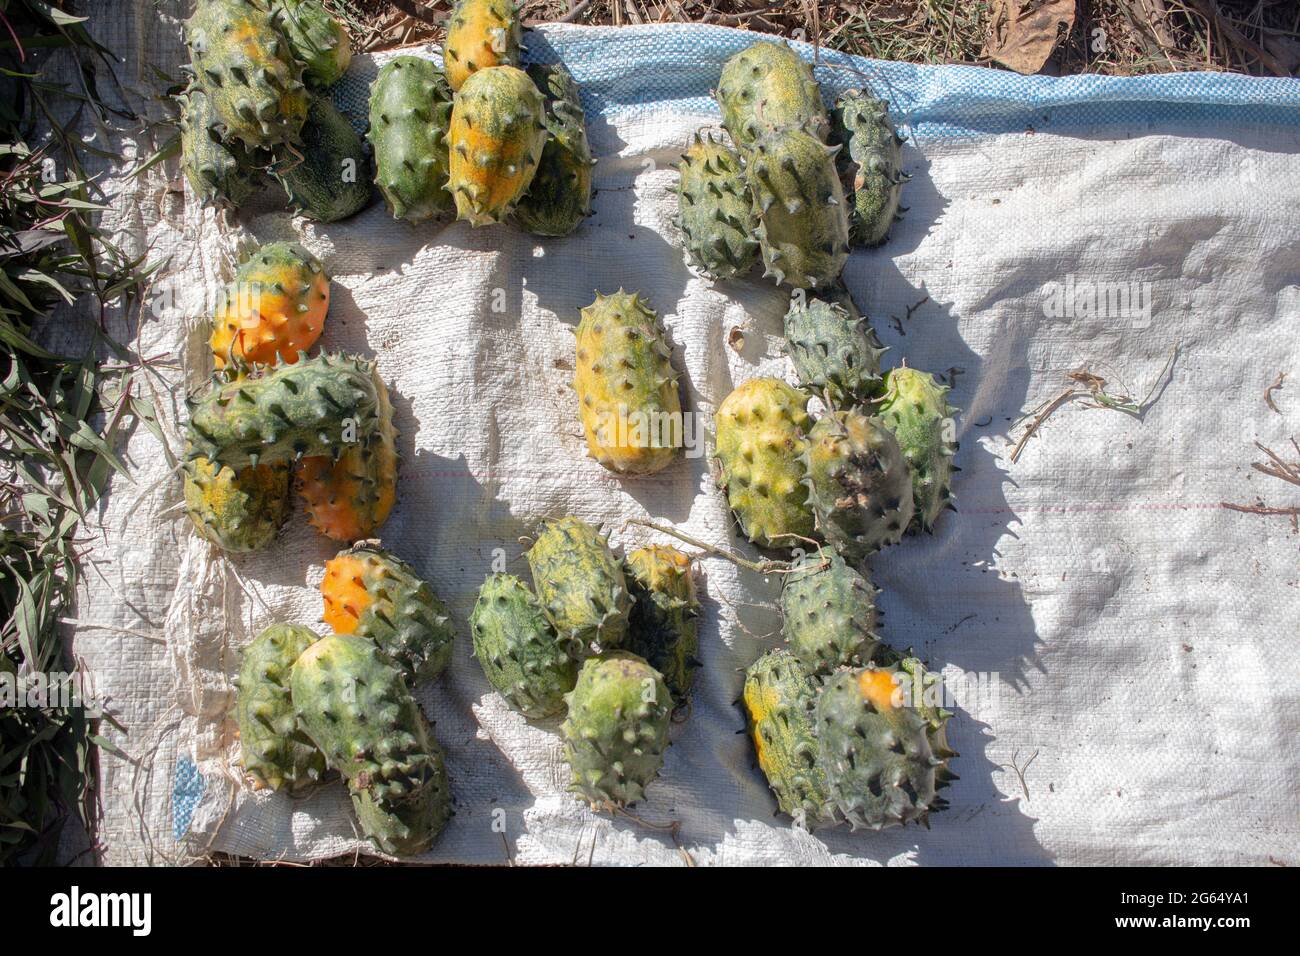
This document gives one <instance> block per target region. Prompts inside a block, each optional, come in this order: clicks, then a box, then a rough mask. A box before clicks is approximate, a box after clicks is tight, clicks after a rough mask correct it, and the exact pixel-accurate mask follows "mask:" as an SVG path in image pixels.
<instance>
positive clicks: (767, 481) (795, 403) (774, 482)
mask: <svg viewBox="0 0 1300 956" xmlns="http://www.w3.org/2000/svg"><path fill="white" fill-rule="evenodd" d="M807 405H808V396H806V395H804V394H802V393H800V392H799V391H797V390H796V389H794V388H791V387H790V386H789V385H787V384H786V383H785V382H783V381H781V380H780V379H775V378H756V379H751V380H750V381H748V382H746V383H745V384H743V385H741V386H740V387H739V388H737V389H736V390H735V391H733V392H732V393H731V394H730V395H728V396H727V398H726V400H725V401H723V403H722V405H721V406H720V407H719V408H718V412H717V423H716V427H717V442H718V444H717V456H718V461H719V463H720V465H721V469H722V476H721V479H720V484H721V486H722V487H723V488H724V489H725V490H726V492H727V503H728V504H729V505H730V506H731V510H732V512H734V513H735V515H736V520H737V521H738V522H739V523H740V530H741V531H742V532H744V534H745V536H746V537H747V538H749V540H750V541H752V542H754V543H755V544H756V545H758V546H759V547H762V548H794V547H797V546H799V545H801V544H803V543H805V542H803V541H801V540H800V539H801V538H810V537H812V535H813V533H814V520H813V513H812V510H811V508H810V507H809V505H808V490H807V488H805V487H804V484H803V480H804V475H805V473H806V468H807V466H806V464H805V463H804V461H803V458H802V455H803V453H804V449H805V446H806V445H807V439H806V437H805V434H804V431H805V429H806V428H807V427H808V425H809V423H810V419H809V417H808V410H807Z"/></svg>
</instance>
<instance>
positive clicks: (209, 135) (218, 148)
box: [177, 86, 262, 209]
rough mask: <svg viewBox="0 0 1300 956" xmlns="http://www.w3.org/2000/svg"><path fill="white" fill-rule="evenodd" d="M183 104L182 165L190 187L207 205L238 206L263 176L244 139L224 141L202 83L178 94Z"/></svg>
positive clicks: (230, 207)
mask: <svg viewBox="0 0 1300 956" xmlns="http://www.w3.org/2000/svg"><path fill="white" fill-rule="evenodd" d="M177 99H178V101H179V103H180V107H181V115H180V127H181V168H182V169H183V170H184V171H185V178H186V179H187V180H188V181H189V184H190V188H191V189H192V190H193V191H194V194H195V195H196V196H198V197H199V201H200V202H202V203H203V205H205V206H215V207H217V208H219V209H238V208H239V207H240V206H242V205H243V204H244V203H245V202H247V201H248V199H249V197H250V196H252V195H253V192H254V191H255V190H256V189H257V187H258V185H259V184H260V182H261V180H262V174H261V172H260V171H259V170H258V169H257V168H256V164H255V162H254V160H253V159H252V158H251V157H250V156H249V153H248V150H246V149H245V148H244V146H243V144H242V143H238V142H231V143H223V142H222V141H221V137H220V136H218V135H217V133H216V130H215V127H216V126H217V124H218V123H219V120H218V118H217V116H216V114H215V113H214V112H213V111H212V101H211V99H209V98H208V94H207V93H204V92H203V90H202V89H201V88H200V87H198V86H191V87H190V88H189V89H188V90H187V91H186V92H185V93H183V94H181V95H180V96H179V97H178V98H177Z"/></svg>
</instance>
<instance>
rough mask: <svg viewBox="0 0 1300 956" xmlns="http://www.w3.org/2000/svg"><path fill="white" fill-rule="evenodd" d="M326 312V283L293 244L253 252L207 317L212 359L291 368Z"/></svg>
mask: <svg viewBox="0 0 1300 956" xmlns="http://www.w3.org/2000/svg"><path fill="white" fill-rule="evenodd" d="M329 307H330V277H329V275H328V274H327V273H326V272H325V267H324V266H322V265H321V262H320V260H319V259H317V258H316V257H315V256H313V255H312V254H311V253H310V252H308V251H307V250H306V249H304V248H303V247H302V246H300V245H298V244H297V243H293V242H272V243H268V244H267V245H265V246H262V247H261V248H260V249H258V250H257V251H256V252H255V253H253V255H251V256H250V257H249V258H248V259H247V260H246V261H245V262H244V263H243V264H242V265H241V266H240V267H239V269H238V270H236V272H235V279H234V281H233V282H231V283H230V284H229V285H228V286H226V289H225V292H224V293H223V294H222V297H221V301H220V302H219V303H218V304H217V310H216V313H215V314H214V315H213V317H212V338H211V342H210V344H211V346H212V359H213V362H214V363H215V364H216V367H217V368H223V367H225V365H226V363H227V362H228V361H229V360H230V359H232V358H233V359H236V360H238V361H240V362H245V363H251V362H256V363H258V364H262V365H274V364H275V363H276V362H286V363H288V364H292V363H294V362H296V361H298V353H299V352H305V351H307V350H308V349H310V348H311V347H312V346H313V345H315V344H316V340H317V339H318V338H320V334H321V330H322V329H324V327H325V314H326V313H327V312H328V311H329Z"/></svg>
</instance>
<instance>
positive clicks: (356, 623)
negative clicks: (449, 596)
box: [320, 543, 456, 686]
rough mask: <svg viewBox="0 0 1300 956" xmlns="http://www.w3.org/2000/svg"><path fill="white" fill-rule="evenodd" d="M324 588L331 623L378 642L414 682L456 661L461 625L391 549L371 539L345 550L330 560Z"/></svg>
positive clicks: (337, 631) (328, 623)
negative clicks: (454, 648)
mask: <svg viewBox="0 0 1300 956" xmlns="http://www.w3.org/2000/svg"><path fill="white" fill-rule="evenodd" d="M320 593H321V598H322V600H323V602H324V605H325V612H324V617H323V620H324V622H325V624H326V626H328V627H330V628H331V629H333V631H334V633H335V634H355V635H357V637H363V638H365V639H366V640H368V641H370V642H372V643H373V644H375V645H376V646H377V647H378V648H379V649H380V650H381V651H383V652H384V653H385V654H387V655H388V656H389V657H391V658H392V659H393V661H394V662H396V664H397V665H398V666H399V667H401V668H402V672H403V673H404V674H405V675H406V678H407V680H408V681H409V682H410V684H411V686H415V685H416V684H417V683H420V682H422V681H427V680H433V679H434V678H436V677H438V675H440V674H441V673H442V672H443V671H445V670H446V669H447V665H448V664H450V663H451V653H452V645H453V643H454V642H455V639H456V628H455V627H454V626H453V625H452V623H451V614H450V612H449V611H448V610H447V605H446V604H444V603H443V602H442V600H441V599H440V598H439V597H438V595H436V594H434V593H433V588H431V587H430V586H429V584H428V582H426V581H424V580H422V579H421V578H420V576H419V575H418V574H416V573H415V569H414V568H412V567H411V566H410V565H409V564H407V563H406V562H405V561H403V560H402V559H401V558H399V557H397V556H396V555H395V554H393V553H392V552H390V551H386V550H384V549H383V548H381V547H379V546H378V545H375V544H369V543H367V544H361V545H357V546H356V547H354V548H352V549H350V550H348V551H340V552H339V553H338V554H337V555H336V556H335V557H334V558H332V559H331V560H329V561H327V562H325V577H324V578H323V579H322V580H321V583H320Z"/></svg>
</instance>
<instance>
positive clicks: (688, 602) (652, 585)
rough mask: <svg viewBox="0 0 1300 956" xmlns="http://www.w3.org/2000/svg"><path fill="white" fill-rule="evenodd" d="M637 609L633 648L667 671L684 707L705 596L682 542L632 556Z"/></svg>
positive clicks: (631, 624) (696, 655) (629, 566)
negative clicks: (699, 591)
mask: <svg viewBox="0 0 1300 956" xmlns="http://www.w3.org/2000/svg"><path fill="white" fill-rule="evenodd" d="M627 570H628V574H627V578H628V583H629V585H630V586H631V589H632V598H633V604H632V614H631V618H630V620H629V626H628V638H627V649H628V650H629V651H631V652H632V653H634V654H636V655H638V656H640V657H643V658H645V660H646V663H648V664H649V665H650V666H651V667H653V668H654V669H655V670H657V671H659V673H660V674H662V675H663V678H664V683H666V684H667V685H668V690H669V691H670V692H671V693H672V695H673V706H674V708H675V709H676V710H678V711H680V710H682V709H683V708H684V707H686V706H687V704H689V703H690V695H691V687H692V685H693V684H694V683H695V672H696V670H698V669H699V667H700V661H699V648H700V642H699V621H698V618H699V616H700V601H699V598H698V597H696V594H695V579H694V575H693V574H692V573H691V559H690V558H688V557H687V556H686V555H685V554H683V553H682V552H681V551H679V550H677V549H676V548H671V547H667V546H665V545H657V544H656V545H650V546H649V547H648V548H639V549H638V550H636V551H633V552H632V553H631V554H629V555H628V556H627Z"/></svg>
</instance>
